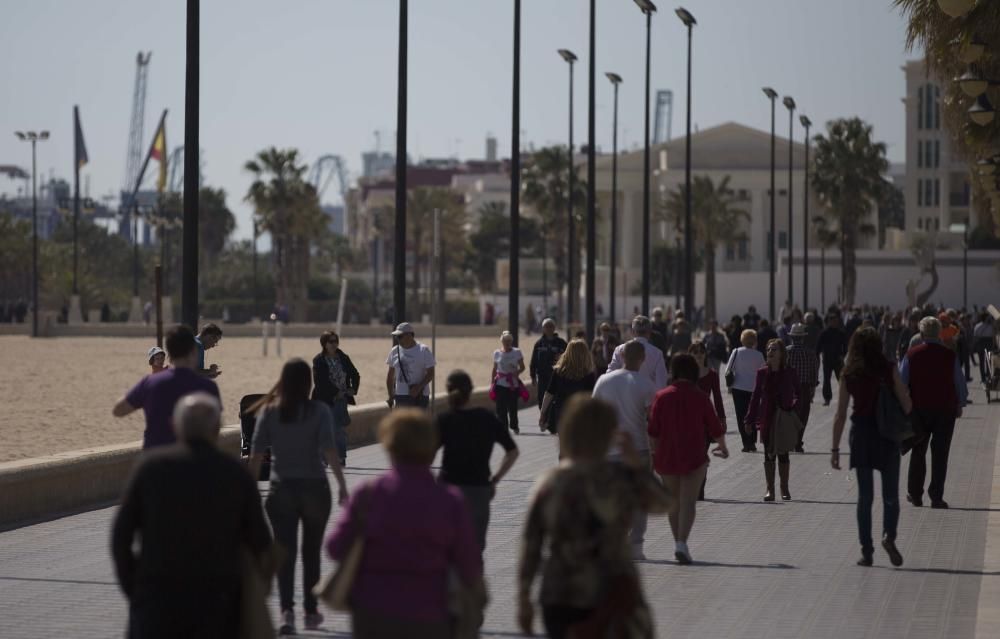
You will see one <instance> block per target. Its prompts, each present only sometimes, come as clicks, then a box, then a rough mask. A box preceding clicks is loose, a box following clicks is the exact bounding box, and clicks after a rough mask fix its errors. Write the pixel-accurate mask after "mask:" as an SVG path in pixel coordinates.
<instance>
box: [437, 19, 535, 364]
mask: <svg viewBox="0 0 1000 639" xmlns="http://www.w3.org/2000/svg"><path fill="white" fill-rule="evenodd" d="M512 83H513V85H512V87H511V104H512V108H511V112H512V115H511V122H510V139H511V143H510V283H509V285H508V287H507V289H508V291H507V296H508V299H507V307H508V309H509V310H508V313H507V330H509V331H510V334H511V335H512V336H513V337H514V345H515V346H517V341H518V340H517V334H518V327H517V324H518V320H519V317H518V316H519V311H518V309H519V308H520V304H519V302H520V299H519V293H520V288H521V272H520V269H521V211H520V208H521V0H514V67H513V78H512ZM439 286H444V281H443V280H442V281H441V283H440V284H439ZM528 330H531V327H530V326H529V327H528Z"/></svg>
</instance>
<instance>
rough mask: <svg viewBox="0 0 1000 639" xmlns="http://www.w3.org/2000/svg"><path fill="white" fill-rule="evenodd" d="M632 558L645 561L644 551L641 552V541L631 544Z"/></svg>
mask: <svg viewBox="0 0 1000 639" xmlns="http://www.w3.org/2000/svg"><path fill="white" fill-rule="evenodd" d="M632 559H633V560H634V561H646V553H644V552H642V542H639V543H637V544H632Z"/></svg>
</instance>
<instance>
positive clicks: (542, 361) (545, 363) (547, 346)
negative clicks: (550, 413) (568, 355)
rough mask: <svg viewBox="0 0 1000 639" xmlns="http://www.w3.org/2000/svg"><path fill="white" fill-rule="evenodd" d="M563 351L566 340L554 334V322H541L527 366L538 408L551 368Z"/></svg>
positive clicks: (547, 319)
mask: <svg viewBox="0 0 1000 639" xmlns="http://www.w3.org/2000/svg"><path fill="white" fill-rule="evenodd" d="M565 350H566V340H564V339H563V338H561V337H559V335H558V334H557V333H556V323H555V320H553V319H552V318H551V317H546V318H545V319H544V320H542V336H541V337H540V338H538V341H537V342H535V347H534V348H533V349H531V364H530V365H529V366H528V374H529V375H531V384H532V386H534V387H535V388H536V389H537V390H538V393H537V394H538V408H541V407H542V398H543V397H545V391H546V390H547V389H548V388H549V382H550V381H552V367H553V366H555V365H556V362H557V361H558V360H559V356H560V355H562V354H563V351H565Z"/></svg>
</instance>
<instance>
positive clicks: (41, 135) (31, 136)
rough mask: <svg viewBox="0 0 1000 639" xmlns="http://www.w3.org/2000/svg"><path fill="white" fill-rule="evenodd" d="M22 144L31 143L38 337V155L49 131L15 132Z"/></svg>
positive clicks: (33, 291) (33, 305)
mask: <svg viewBox="0 0 1000 639" xmlns="http://www.w3.org/2000/svg"><path fill="white" fill-rule="evenodd" d="M14 135H16V136H17V138H18V139H19V140H21V141H22V142H31V336H32V337H38V155H37V151H36V146H37V144H38V141H39V140H48V139H49V132H48V131H40V132H37V133H36V132H35V131H27V132H22V131H15V132H14Z"/></svg>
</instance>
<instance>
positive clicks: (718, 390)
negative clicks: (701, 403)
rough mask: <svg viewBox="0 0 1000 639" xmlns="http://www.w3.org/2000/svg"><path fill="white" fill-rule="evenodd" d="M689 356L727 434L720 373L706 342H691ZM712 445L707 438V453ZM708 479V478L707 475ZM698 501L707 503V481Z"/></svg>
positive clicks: (699, 382)
mask: <svg viewBox="0 0 1000 639" xmlns="http://www.w3.org/2000/svg"><path fill="white" fill-rule="evenodd" d="M688 354H690V355H691V357H694V361H696V362H698V388H700V389H701V391H702V392H703V393H705V394H706V395H708V396H709V398H711V400H712V405H713V406H714V407H715V416H716V417H718V418H719V423H720V424H722V432H723V433H725V432H727V431H728V430H729V429H728V428H726V407H725V405H723V403H722V387H721V386H720V385H719V373H718V372H717V371H716V370H715V369H713V368H711V367H709V365H708V349H707V348H706V347H705V342H703V341H701V340H700V339H699V340H695V341H693V342H691V346H689V347H688ZM711 445H712V438H711V437H706V438H705V452H706V453H707V452H708V449H709V447H710V446H711ZM707 478H708V476H707V475H706V479H707ZM698 501H705V480H702V482H701V492H699V493H698Z"/></svg>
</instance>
